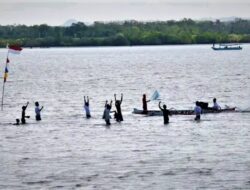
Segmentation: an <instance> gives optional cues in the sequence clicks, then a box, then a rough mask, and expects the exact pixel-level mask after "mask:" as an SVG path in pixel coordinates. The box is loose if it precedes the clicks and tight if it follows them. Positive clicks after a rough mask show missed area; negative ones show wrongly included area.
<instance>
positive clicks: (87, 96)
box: [87, 96, 89, 104]
mask: <svg viewBox="0 0 250 190" xmlns="http://www.w3.org/2000/svg"><path fill="white" fill-rule="evenodd" d="M87 103H88V104H89V97H88V96H87Z"/></svg>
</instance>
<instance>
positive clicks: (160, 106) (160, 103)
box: [158, 101, 163, 110]
mask: <svg viewBox="0 0 250 190" xmlns="http://www.w3.org/2000/svg"><path fill="white" fill-rule="evenodd" d="M158 106H159V108H160V110H163V109H162V107H161V101H159V104H158Z"/></svg>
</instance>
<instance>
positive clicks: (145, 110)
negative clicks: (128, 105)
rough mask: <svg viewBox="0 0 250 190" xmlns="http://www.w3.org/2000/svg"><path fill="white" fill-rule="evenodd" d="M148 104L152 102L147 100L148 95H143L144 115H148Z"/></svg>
mask: <svg viewBox="0 0 250 190" xmlns="http://www.w3.org/2000/svg"><path fill="white" fill-rule="evenodd" d="M148 102H150V100H147V97H146V94H143V96H142V109H143V113H144V114H147V113H148V106H147V103H148Z"/></svg>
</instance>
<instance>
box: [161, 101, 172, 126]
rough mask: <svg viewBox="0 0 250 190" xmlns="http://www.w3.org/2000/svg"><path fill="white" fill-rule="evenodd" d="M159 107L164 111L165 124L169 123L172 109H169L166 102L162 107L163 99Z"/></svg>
mask: <svg viewBox="0 0 250 190" xmlns="http://www.w3.org/2000/svg"><path fill="white" fill-rule="evenodd" d="M159 109H160V110H161V111H162V113H163V120H164V124H165V125H166V124H168V123H169V115H170V111H169V110H168V109H167V106H166V105H165V104H164V105H163V108H162V107H161V101H160V102H159Z"/></svg>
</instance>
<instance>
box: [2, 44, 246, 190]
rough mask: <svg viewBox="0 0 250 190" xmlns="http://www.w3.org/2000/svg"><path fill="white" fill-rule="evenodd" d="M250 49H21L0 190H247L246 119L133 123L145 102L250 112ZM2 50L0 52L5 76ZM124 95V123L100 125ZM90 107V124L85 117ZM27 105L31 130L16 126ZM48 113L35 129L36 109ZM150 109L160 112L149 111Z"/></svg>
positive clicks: (13, 68)
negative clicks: (108, 104) (107, 108)
mask: <svg viewBox="0 0 250 190" xmlns="http://www.w3.org/2000/svg"><path fill="white" fill-rule="evenodd" d="M249 52H250V45H244V46H243V50H242V51H218V52H217V51H213V50H211V48H210V46H207V45H199V46H159V47H120V48H117V47H108V48H49V49H24V50H23V52H22V53H21V55H18V56H14V55H10V57H9V59H10V65H9V78H8V82H7V83H6V86H5V104H6V105H5V106H4V111H0V130H1V132H0V152H1V154H0V189H11V190H12V189H61V188H62V189H103V190H106V189H107V190H110V189H126V190H127V189H131V190H134V189H148V190H152V189H159V190H161V189H220V190H221V189H250V172H249V171H250V124H249V123H250V114H249V113H221V114H208V115H202V121H201V122H199V123H196V122H194V121H193V116H172V117H171V118H170V124H169V125H167V126H164V125H163V118H161V117H145V116H138V115H133V114H132V113H131V112H132V110H133V108H134V107H136V108H141V107H142V105H141V98H142V94H143V93H146V94H147V95H148V97H150V96H151V95H152V93H153V92H154V90H156V89H157V90H158V91H159V92H160V95H161V98H162V101H163V102H164V103H166V104H167V105H168V107H169V108H176V109H184V108H185V109H189V108H193V106H194V102H195V101H196V100H202V101H209V102H210V103H211V101H212V98H213V97H217V100H218V103H219V104H220V105H221V106H222V107H224V105H229V106H237V107H238V108H239V109H241V110H249V109H250V98H249V97H250V74H249V72H250V54H249ZM5 56H6V50H5V49H1V50H0V60H1V62H2V66H1V72H2V73H3V67H4V63H5V59H6V57H5ZM114 93H116V94H117V95H118V97H119V96H120V94H121V93H123V94H124V101H123V104H122V111H123V116H124V122H122V123H116V122H115V121H114V120H112V121H111V122H112V125H111V126H110V128H107V127H106V126H105V123H104V121H103V120H102V119H101V117H102V113H103V109H104V103H105V100H111V99H113V94H114ZM84 95H85V96H89V97H90V108H91V113H92V118H91V119H89V120H87V119H86V118H85V114H84V112H83V96H84ZM27 101H29V102H30V105H29V107H28V108H27V115H30V116H31V118H30V119H28V120H27V122H28V124H27V125H22V126H14V125H12V124H11V123H13V122H15V119H16V118H20V116H21V107H22V105H24V104H25V103H26V102H27ZM35 101H39V102H40V104H41V105H43V106H44V110H43V111H42V121H41V122H39V123H38V122H36V121H35V113H34V102H35ZM148 107H149V109H157V102H150V103H149V104H148Z"/></svg>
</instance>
